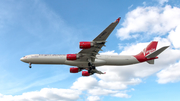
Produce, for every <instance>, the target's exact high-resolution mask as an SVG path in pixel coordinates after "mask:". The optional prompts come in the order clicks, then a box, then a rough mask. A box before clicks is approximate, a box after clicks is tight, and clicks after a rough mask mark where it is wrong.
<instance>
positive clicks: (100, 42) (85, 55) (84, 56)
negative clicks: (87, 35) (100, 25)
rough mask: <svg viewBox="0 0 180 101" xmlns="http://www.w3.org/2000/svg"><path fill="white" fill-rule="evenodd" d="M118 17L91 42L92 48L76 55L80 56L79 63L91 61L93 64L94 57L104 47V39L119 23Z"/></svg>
mask: <svg viewBox="0 0 180 101" xmlns="http://www.w3.org/2000/svg"><path fill="white" fill-rule="evenodd" d="M120 19H121V18H120V17H119V18H118V19H116V21H115V22H113V23H111V24H110V25H109V26H108V27H107V28H106V29H105V30H104V31H102V32H101V33H100V34H99V35H98V36H97V37H96V38H95V39H94V40H93V41H92V43H93V44H94V47H91V48H89V49H82V50H81V51H80V52H79V53H78V54H79V56H80V58H79V59H80V60H81V61H88V60H89V59H91V61H92V62H94V60H95V58H96V55H97V54H98V52H99V51H100V50H101V48H102V47H103V46H105V43H106V39H107V38H108V36H109V35H110V34H111V32H112V31H113V30H114V28H115V27H116V26H117V24H118V23H119V21H120Z"/></svg>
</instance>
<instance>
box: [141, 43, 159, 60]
mask: <svg viewBox="0 0 180 101" xmlns="http://www.w3.org/2000/svg"><path fill="white" fill-rule="evenodd" d="M157 44H158V41H152V42H151V43H150V44H149V45H148V46H147V47H146V48H144V49H143V51H142V52H140V53H139V54H138V55H140V56H144V57H145V56H147V55H148V54H151V53H152V52H154V51H155V50H156V47H157Z"/></svg>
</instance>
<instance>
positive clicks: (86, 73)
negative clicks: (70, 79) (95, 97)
mask: <svg viewBox="0 0 180 101" xmlns="http://www.w3.org/2000/svg"><path fill="white" fill-rule="evenodd" d="M82 76H90V74H89V73H88V71H82Z"/></svg>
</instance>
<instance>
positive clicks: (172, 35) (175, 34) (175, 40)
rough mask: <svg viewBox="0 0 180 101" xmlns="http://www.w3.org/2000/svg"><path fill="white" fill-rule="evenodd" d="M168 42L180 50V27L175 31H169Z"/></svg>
mask: <svg viewBox="0 0 180 101" xmlns="http://www.w3.org/2000/svg"><path fill="white" fill-rule="evenodd" d="M168 38H169V40H170V41H171V42H172V44H173V46H174V47H175V48H180V44H179V38H180V25H178V26H177V27H176V28H175V30H171V31H170V32H169V36H168Z"/></svg>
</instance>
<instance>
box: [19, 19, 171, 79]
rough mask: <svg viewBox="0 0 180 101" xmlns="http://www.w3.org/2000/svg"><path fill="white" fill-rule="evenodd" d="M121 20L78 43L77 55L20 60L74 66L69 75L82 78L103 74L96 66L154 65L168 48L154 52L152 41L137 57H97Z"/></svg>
mask: <svg viewBox="0 0 180 101" xmlns="http://www.w3.org/2000/svg"><path fill="white" fill-rule="evenodd" d="M120 19H121V18H118V19H117V20H116V21H115V22H113V23H111V24H110V25H109V26H108V27H107V28H106V29H105V30H104V31H102V32H101V33H100V34H99V35H98V36H97V37H96V38H95V39H94V40H93V41H90V42H80V43H79V47H80V49H82V50H81V51H80V52H79V53H77V54H67V55H61V54H32V55H27V56H24V57H22V58H21V59H20V60H21V61H23V62H26V63H29V67H30V68H31V64H65V65H71V66H76V67H72V68H70V72H71V73H78V72H80V71H82V70H83V69H85V70H86V71H82V76H89V75H92V74H94V73H98V74H105V73H103V72H101V71H99V70H97V69H96V67H97V66H103V65H116V66H122V65H130V64H136V63H141V62H145V61H146V62H147V63H149V64H154V59H157V58H158V57H157V55H159V54H160V53H161V52H162V51H164V50H165V49H166V48H168V47H169V46H164V47H162V48H160V49H158V50H156V46H157V43H158V42H157V41H152V42H151V43H150V44H149V45H148V46H147V47H146V48H145V49H144V50H143V51H142V52H140V53H139V54H137V55H99V54H98V52H99V51H100V50H101V48H102V47H103V46H105V43H106V39H107V38H108V36H109V35H110V34H111V32H112V31H113V30H114V28H115V27H116V26H117V24H118V23H119V21H120Z"/></svg>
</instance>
